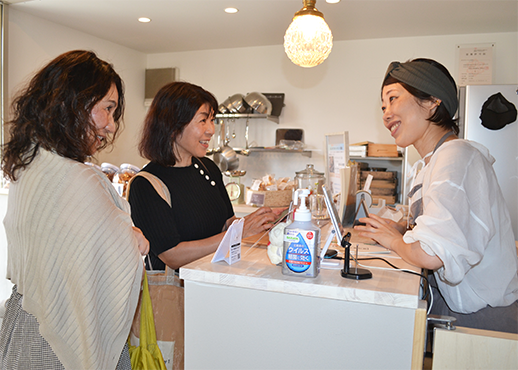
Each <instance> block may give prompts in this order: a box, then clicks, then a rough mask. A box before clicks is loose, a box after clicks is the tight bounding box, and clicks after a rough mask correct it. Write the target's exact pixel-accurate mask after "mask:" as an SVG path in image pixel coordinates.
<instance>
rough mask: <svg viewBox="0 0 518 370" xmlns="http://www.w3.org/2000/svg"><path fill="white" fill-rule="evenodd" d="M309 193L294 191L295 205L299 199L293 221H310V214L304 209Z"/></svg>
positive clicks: (304, 190)
mask: <svg viewBox="0 0 518 370" xmlns="http://www.w3.org/2000/svg"><path fill="white" fill-rule="evenodd" d="M309 193H310V192H309V189H297V190H296V191H295V205H297V201H298V199H299V198H300V206H299V208H297V209H296V210H295V216H294V219H295V221H311V212H310V211H309V209H308V208H307V207H306V198H307V197H308V196H309Z"/></svg>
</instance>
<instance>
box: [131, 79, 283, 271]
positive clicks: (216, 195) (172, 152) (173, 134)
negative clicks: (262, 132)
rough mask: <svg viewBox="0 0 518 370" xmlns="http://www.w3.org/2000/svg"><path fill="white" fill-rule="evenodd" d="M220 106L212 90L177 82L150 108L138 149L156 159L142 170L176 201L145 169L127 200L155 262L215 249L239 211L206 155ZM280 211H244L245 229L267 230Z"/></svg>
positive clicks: (177, 263)
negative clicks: (165, 196)
mask: <svg viewBox="0 0 518 370" xmlns="http://www.w3.org/2000/svg"><path fill="white" fill-rule="evenodd" d="M217 109H218V103H217V101H216V99H215V98H214V96H213V95H212V94H211V93H210V92H208V91H206V90H204V89H203V88H201V87H199V86H196V85H193V84H190V83H186V82H173V83H170V84H168V85H166V86H164V87H162V89H160V91H159V92H158V93H157V95H156V96H155V98H154V99H153V103H152V104H151V107H150V109H149V112H148V114H147V116H146V120H145V123H144V129H143V134H142V139H141V141H140V145H139V150H140V153H141V155H142V156H144V157H145V158H147V159H149V160H150V161H151V162H150V163H149V164H147V165H146V166H145V167H144V168H143V171H146V172H149V173H151V174H153V175H155V176H157V177H158V178H159V179H160V180H162V182H163V183H164V184H165V185H166V186H167V188H168V189H169V192H170V194H171V207H170V206H169V205H168V204H167V202H166V201H165V200H164V199H163V198H162V197H161V196H160V195H159V194H158V193H157V192H156V191H155V189H154V188H153V186H152V185H151V183H149V182H148V180H147V179H145V178H143V177H137V178H135V179H134V180H133V182H132V184H131V191H130V194H129V202H130V204H131V215H132V218H133V222H134V223H135V226H137V227H139V228H140V229H141V230H142V232H143V233H144V235H145V236H146V238H147V239H148V240H149V242H150V253H149V255H150V258H151V264H152V268H153V269H155V270H163V269H164V268H165V265H167V266H169V267H170V268H172V269H178V268H180V267H181V266H183V265H185V264H187V263H189V262H192V261H195V260H197V259H199V258H201V257H204V256H206V255H208V254H210V253H213V252H215V251H216V249H217V248H218V245H219V243H220V242H221V240H222V239H223V236H224V235H225V230H227V228H228V227H229V226H230V225H231V224H232V222H233V221H234V220H235V219H236V217H235V215H234V211H233V209H232V204H231V202H230V199H229V197H228V194H227V191H226V189H225V186H224V184H223V179H222V176H221V172H220V170H219V168H218V167H217V166H216V164H215V163H214V162H213V161H211V160H210V159H209V158H206V157H205V154H206V151H207V148H208V145H209V141H210V139H211V137H212V135H214V131H215V130H214V114H215V112H217ZM276 217H277V214H276V212H274V211H272V210H271V209H270V208H260V209H258V210H257V211H256V212H254V213H252V214H250V215H248V216H246V217H245V223H244V227H243V237H247V236H251V235H255V234H258V233H260V232H264V231H266V230H268V229H269V228H271V226H272V223H273V221H274V220H275V219H276ZM148 268H149V266H148Z"/></svg>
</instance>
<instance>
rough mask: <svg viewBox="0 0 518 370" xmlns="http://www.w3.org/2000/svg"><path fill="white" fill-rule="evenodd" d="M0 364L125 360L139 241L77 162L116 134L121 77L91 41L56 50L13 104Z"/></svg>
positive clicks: (124, 211)
mask: <svg viewBox="0 0 518 370" xmlns="http://www.w3.org/2000/svg"><path fill="white" fill-rule="evenodd" d="M13 107H14V118H13V120H12V121H11V122H10V123H9V127H10V140H9V142H8V143H7V144H6V145H5V146H4V148H3V149H4V152H3V158H2V170H3V174H4V176H6V177H7V178H8V179H10V180H11V184H10V187H9V198H8V207H7V213H6V216H5V219H4V225H5V231H6V235H7V251H8V261H7V278H8V279H10V280H11V281H12V283H13V284H14V287H13V293H12V295H11V297H10V298H9V300H8V301H7V304H6V312H5V315H4V319H3V323H2V329H1V331H0V368H2V369H31V370H38V369H41V370H43V369H45V370H46V369H131V363H130V358H129V352H128V347H127V344H126V343H127V339H128V335H129V331H130V327H131V324H132V321H133V316H134V314H135V309H136V306H137V303H138V298H139V293H140V286H141V278H142V273H143V263H142V257H141V254H146V253H147V251H148V250H149V244H148V243H147V240H146V239H145V238H144V237H143V235H142V233H141V232H140V231H139V230H138V229H136V228H134V227H133V226H132V222H131V217H130V215H129V205H128V203H127V202H126V201H125V200H124V199H122V198H121V197H119V195H118V194H117V192H116V191H115V189H114V187H113V186H112V184H111V182H110V181H109V180H108V178H107V177H106V176H105V175H104V174H103V173H102V172H101V171H99V170H96V169H95V168H94V167H92V166H88V165H85V164H84V161H85V160H86V159H87V158H88V157H90V156H92V155H94V154H95V153H96V152H97V151H98V150H100V149H102V148H104V147H105V146H106V145H108V144H109V143H111V142H112V139H113V138H114V137H115V136H116V134H117V132H118V130H119V126H120V123H121V119H122V115H123V111H124V91H123V85H122V80H121V78H120V77H119V75H118V74H117V73H116V72H115V71H114V69H113V67H112V66H111V65H110V64H108V63H107V62H105V61H103V60H101V59H99V58H98V57H97V56H96V55H95V54H94V53H93V52H89V51H82V50H76V51H70V52H67V53H64V54H62V55H60V56H58V57H57V58H55V59H54V60H52V61H51V62H50V63H48V64H47V65H46V66H45V67H44V68H43V69H42V70H40V71H39V72H38V73H36V75H35V76H34V77H33V78H32V79H31V81H30V82H29V84H28V86H27V87H26V88H25V89H24V90H23V91H22V92H21V93H20V95H19V96H18V97H17V98H16V99H15V101H14V103H13Z"/></svg>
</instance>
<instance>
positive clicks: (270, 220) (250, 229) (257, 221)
mask: <svg viewBox="0 0 518 370" xmlns="http://www.w3.org/2000/svg"><path fill="white" fill-rule="evenodd" d="M282 211H284V208H276V209H273V210H272V209H271V208H269V207H261V208H259V209H258V210H257V211H255V212H254V213H251V214H249V215H248V216H245V217H244V218H245V224H244V226H243V237H244V238H246V237H249V236H252V235H256V234H259V233H262V232H264V231H266V230H269V229H271V228H272V226H273V224H274V222H275V221H276V220H277V219H278V218H279V215H280V214H281V213H282Z"/></svg>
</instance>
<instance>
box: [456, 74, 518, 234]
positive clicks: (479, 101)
mask: <svg viewBox="0 0 518 370" xmlns="http://www.w3.org/2000/svg"><path fill="white" fill-rule="evenodd" d="M517 90H518V84H514V85H471V86H465V87H461V88H460V89H459V128H460V134H459V136H460V137H462V138H465V139H468V140H473V141H477V142H479V143H481V144H482V145H484V146H485V147H486V148H488V149H489V151H490V152H491V155H492V156H493V157H495V159H496V162H495V163H494V164H493V168H494V170H495V172H496V176H497V178H498V183H499V184H500V188H501V189H502V193H503V194H504V198H505V200H506V203H507V207H508V209H509V213H510V215H511V222H512V225H513V232H514V236H515V239H516V240H518V121H514V122H513V123H509V124H507V125H506V126H504V127H503V128H501V129H499V130H490V129H488V128H486V127H484V126H483V125H482V123H481V119H480V114H481V111H482V106H483V104H484V103H485V102H486V101H487V100H488V98H489V97H490V96H492V95H494V94H496V93H499V92H500V93H501V94H502V95H503V96H504V97H505V98H506V99H507V101H509V102H510V103H512V104H513V105H514V106H515V107H516V108H517V109H518V91H517Z"/></svg>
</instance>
